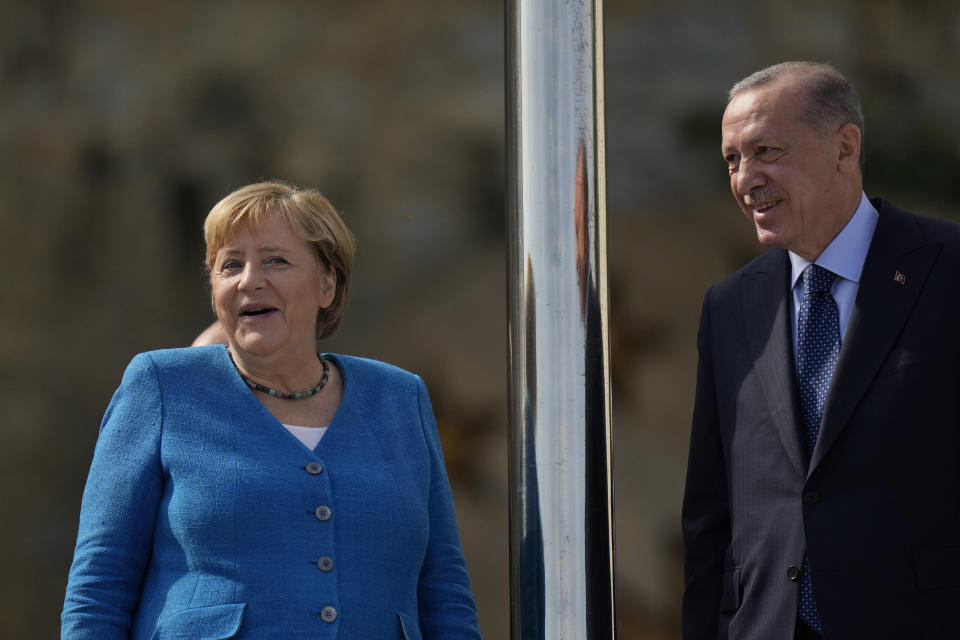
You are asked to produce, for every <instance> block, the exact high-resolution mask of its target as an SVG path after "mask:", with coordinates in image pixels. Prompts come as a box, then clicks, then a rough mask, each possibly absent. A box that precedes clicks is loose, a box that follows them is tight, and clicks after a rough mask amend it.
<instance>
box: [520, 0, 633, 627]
mask: <svg viewBox="0 0 960 640" xmlns="http://www.w3.org/2000/svg"><path fill="white" fill-rule="evenodd" d="M601 2H602V0H589V1H583V0H528V1H525V0H507V3H506V23H507V33H506V44H507V58H506V65H507V158H508V160H507V165H508V168H507V170H508V176H507V178H508V203H507V218H508V220H507V225H508V233H509V249H508V252H509V255H508V260H509V261H508V290H509V322H508V336H509V360H510V366H509V368H510V379H509V388H510V401H509V420H510V428H509V431H510V488H511V494H510V554H511V555H510V602H511V637H512V638H513V639H514V640H520V639H523V640H529V639H540V638H544V639H546V638H550V639H560V638H563V639H565V640H567V639H569V640H575V639H579V638H591V639H596V638H615V637H616V633H617V632H616V615H615V595H614V569H613V559H614V544H613V483H612V473H611V471H612V470H611V453H610V451H611V428H610V427H611V425H610V385H609V345H608V330H607V284H606V237H605V227H606V221H605V202H604V193H605V185H604V139H603V136H604V127H603V57H602V51H603V41H602V25H603V19H602V4H601Z"/></svg>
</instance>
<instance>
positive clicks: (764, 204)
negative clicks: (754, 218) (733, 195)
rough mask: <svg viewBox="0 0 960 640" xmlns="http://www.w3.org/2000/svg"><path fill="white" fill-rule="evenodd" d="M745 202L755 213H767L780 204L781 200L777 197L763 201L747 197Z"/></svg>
mask: <svg viewBox="0 0 960 640" xmlns="http://www.w3.org/2000/svg"><path fill="white" fill-rule="evenodd" d="M744 202H745V203H746V204H747V206H748V207H750V208H751V209H753V211H754V212H755V213H766V212H767V211H770V209H773V208H774V207H775V206H777V205H778V204H780V202H781V201H780V200H778V199H776V198H773V199H770V200H762V201H761V200H756V199H754V198H745V199H744Z"/></svg>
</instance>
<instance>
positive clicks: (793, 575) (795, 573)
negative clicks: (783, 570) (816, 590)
mask: <svg viewBox="0 0 960 640" xmlns="http://www.w3.org/2000/svg"><path fill="white" fill-rule="evenodd" d="M799 579H800V569H799V568H797V567H795V566H793V565H790V566H789V567H787V580H789V581H790V582H796V581H797V580H799Z"/></svg>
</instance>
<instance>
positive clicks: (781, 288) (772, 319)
mask: <svg viewBox="0 0 960 640" xmlns="http://www.w3.org/2000/svg"><path fill="white" fill-rule="evenodd" d="M767 255H768V257H769V258H770V259H768V260H763V261H761V262H760V263H759V264H758V266H757V268H756V269H754V270H752V271H749V272H747V273H745V274H744V276H743V277H744V281H745V286H744V297H743V303H744V308H743V313H744V324H745V330H746V334H747V341H748V342H749V344H750V351H751V354H752V356H753V362H754V363H755V366H756V371H757V374H758V375H757V378H758V379H759V381H760V387H761V389H762V391H763V396H764V398H765V399H766V402H767V407H768V408H769V410H770V415H771V417H772V419H773V425H774V427H775V428H776V430H777V433H778V434H779V436H780V440H781V442H782V443H783V448H784V449H785V450H786V452H787V456H788V457H789V458H790V462H792V463H793V465H794V467H796V469H797V473H798V474H800V475H801V476H804V475H806V471H807V455H806V452H805V451H804V450H803V445H802V443H801V441H800V431H799V428H798V421H797V409H796V407H797V401H796V398H797V391H796V381H795V375H794V372H793V371H794V366H793V339H792V338H791V321H790V314H791V309H790V298H789V293H790V281H789V273H790V271H789V264H790V263H789V260H787V254H786V252H785V251H774V252H771V253H769V254H767ZM767 327H769V331H766V330H764V329H765V328H767ZM784 363H786V364H787V366H784Z"/></svg>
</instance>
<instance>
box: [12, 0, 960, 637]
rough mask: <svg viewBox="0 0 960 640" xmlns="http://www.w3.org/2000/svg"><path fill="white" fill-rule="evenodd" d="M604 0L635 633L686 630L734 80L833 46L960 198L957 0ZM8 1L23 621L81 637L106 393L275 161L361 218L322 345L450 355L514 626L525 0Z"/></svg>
mask: <svg viewBox="0 0 960 640" xmlns="http://www.w3.org/2000/svg"><path fill="white" fill-rule="evenodd" d="M734 6H735V8H729V7H734ZM604 11H605V15H606V63H607V64H606V97H607V103H606V109H607V110H606V114H607V135H608V144H607V151H608V155H607V178H608V233H609V249H610V256H609V260H610V263H609V277H610V287H611V342H612V367H613V377H612V382H613V392H614V396H613V410H614V412H613V419H614V426H615V439H614V451H615V477H616V521H617V544H618V555H617V571H618V584H619V611H620V614H619V615H620V637H621V638H623V639H624V640H632V639H673V638H678V637H679V622H678V615H679V598H680V593H681V590H682V578H681V553H680V540H679V510H680V501H681V497H682V483H683V477H684V472H685V464H686V447H687V436H688V424H689V418H690V412H691V409H690V408H691V403H692V396H693V385H694V374H695V365H696V349H695V335H696V325H697V320H698V313H699V305H700V301H701V298H702V295H703V293H704V291H705V289H706V287H707V286H708V285H709V284H710V283H711V282H714V281H716V280H717V279H719V278H721V277H723V276H724V275H726V274H727V273H729V272H730V271H732V270H734V269H735V268H736V267H738V266H739V265H741V264H742V263H743V262H745V261H746V260H747V259H749V258H750V257H752V256H753V255H754V254H755V253H757V250H758V249H757V246H756V243H755V238H754V235H753V231H752V228H751V227H750V225H749V223H748V222H747V221H746V220H744V219H743V217H742V216H741V214H740V213H739V210H738V209H737V208H736V206H735V204H734V202H733V200H732V198H731V197H730V195H729V193H728V191H727V180H726V174H725V171H724V165H723V163H722V160H721V157H720V153H719V141H720V135H719V123H720V117H721V114H722V111H723V107H724V104H725V91H726V89H727V88H728V87H729V86H730V85H731V84H732V83H733V82H734V81H736V80H738V79H739V78H741V77H743V76H745V75H747V74H748V73H750V72H752V71H754V70H756V69H757V68H760V67H762V66H766V65H768V64H771V63H774V62H778V61H781V60H784V59H816V60H822V61H830V62H833V63H835V64H837V65H838V66H839V67H840V68H841V69H842V70H843V71H844V72H846V73H847V75H848V76H849V77H850V78H851V79H852V80H853V81H854V83H855V84H856V85H857V87H858V88H859V90H860V93H861V97H862V99H863V102H864V108H865V113H866V121H867V128H866V152H867V179H866V182H867V192H868V193H869V194H871V195H878V194H883V195H885V196H888V197H890V198H891V199H893V200H894V202H895V203H897V204H899V205H900V206H903V207H905V208H908V209H912V210H915V211H918V212H922V213H927V214H931V215H937V216H944V217H954V218H957V217H958V207H957V199H958V197H960V180H958V179H957V176H958V175H960V124H958V122H960V119H958V118H957V114H958V113H960V83H958V78H960V68H958V67H960V5H958V4H957V3H950V2H943V1H938V0H910V1H906V0H869V1H868V0H808V1H807V2H804V3H795V2H788V1H786V0H765V1H764V2H760V1H759V0H748V1H746V2H739V3H736V4H735V5H734V4H733V3H716V2H711V1H710V0H662V1H661V0H607V2H605V7H604ZM0 12H2V13H0V15H2V16H3V18H2V20H0V274H2V277H0V303H2V310H0V519H2V526H0V548H3V549H7V551H8V553H7V556H6V557H5V559H4V563H3V569H2V571H0V637H2V638H11V639H14V638H31V639H32V638H39V639H47V638H56V637H58V633H59V632H58V629H59V618H58V616H59V611H60V608H61V605H62V598H63V590H64V586H65V583H66V573H67V569H68V567H69V563H70V559H71V554H72V549H73V543H74V540H75V535H76V527H77V516H78V511H79V506H80V495H81V491H82V488H83V483H84V480H85V478H86V472H87V466H88V464H89V461H90V457H91V454H92V451H93V446H94V442H95V439H96V434H97V428H98V426H99V422H100V418H101V416H102V413H103V410H104V408H105V407H106V405H107V402H108V401H109V398H110V395H111V394H112V392H113V390H114V388H115V387H116V385H117V384H118V383H119V380H120V376H121V374H122V372H123V369H124V367H125V366H126V364H127V362H128V361H129V360H130V358H131V357H132V356H133V355H134V354H135V353H137V352H140V351H144V350H147V349H155V348H162V347H174V346H180V345H187V344H189V343H190V342H191V341H192V340H193V338H194V337H195V336H196V334H197V333H199V332H200V331H201V330H202V329H203V328H204V327H206V326H207V324H209V322H210V321H211V320H212V319H213V316H212V312H211V310H210V304H209V293H208V290H207V288H206V284H205V281H204V278H203V275H202V269H201V266H202V261H203V244H202V240H201V224H202V221H203V218H204V217H205V215H206V213H207V211H208V210H209V209H210V207H211V206H212V205H213V204H214V203H215V202H216V201H217V200H218V199H219V198H220V197H222V196H223V195H225V194H226V193H228V192H229V191H230V190H232V189H234V188H236V187H238V186H241V185H243V184H246V183H249V182H252V181H255V180H258V179H261V178H274V177H276V178H283V179H286V180H289V181H292V182H295V183H299V184H303V185H306V186H316V187H319V188H320V189H321V190H322V191H323V192H324V193H325V194H326V195H327V196H328V197H329V198H330V199H331V200H332V201H333V203H334V204H335V205H336V206H337V207H338V208H339V209H340V210H341V211H342V212H343V214H344V217H345V219H346V221H347V223H348V224H349V225H350V226H351V228H352V229H353V231H354V233H355V234H356V236H357V239H358V242H359V247H358V254H357V262H356V269H355V275H354V277H353V280H352V297H351V302H350V306H349V309H348V312H347V316H346V319H345V323H344V326H343V328H342V329H341V330H340V331H339V333H338V334H336V335H335V336H334V337H333V338H332V339H330V340H329V341H328V342H327V344H324V345H323V347H324V348H325V349H326V350H329V351H338V352H344V353H351V354H357V355H363V356H368V357H373V358H378V359H383V360H387V361H390V362H393V363H396V364H398V365H400V366H403V367H405V368H407V369H410V370H412V371H415V372H417V373H419V374H421V375H422V376H423V377H424V378H425V380H426V381H427V384H428V386H429V388H430V391H431V395H432V397H433V401H434V406H435V409H436V413H437V417H438V421H439V427H440V431H441V438H442V440H443V445H444V451H445V453H446V456H447V461H448V464H449V468H450V475H451V479H452V483H453V488H454V494H455V500H456V506H457V512H458V518H459V522H460V529H461V535H462V538H463V543H464V549H465V552H466V555H467V561H468V565H469V569H470V571H471V575H472V578H473V581H474V591H475V594H476V598H477V602H478V606H479V609H480V623H481V627H482V630H483V632H484V634H485V637H486V638H488V639H491V640H499V639H505V638H507V637H508V635H509V634H508V621H509V604H508V588H507V585H508V566H507V491H508V488H507V464H506V448H507V439H506V376H505V374H506V355H505V354H506V337H505V336H506V333H505V331H506V308H505V307H506V303H505V300H506V290H505V282H506V274H505V266H504V265H505V258H506V248H505V241H506V239H505V235H504V199H505V179H504V171H505V166H504V164H505V163H504V90H503V69H504V59H503V57H504V56H503V50H504V35H503V14H504V8H503V5H502V3H501V2H496V1H493V0H457V1H456V2H439V1H436V0H432V1H427V0H407V1H406V2H402V3H400V2H395V1H393V0H357V1H355V2H343V1H342V0H341V1H336V2H334V1H332V0H309V1H307V0H273V1H272V2H269V3H266V2H262V3H252V2H251V3H234V2H227V1H226V0H207V1H206V2H202V3H196V2H186V1H183V0H166V1H165V2H149V3H148V2H138V1H136V0H134V1H133V2H131V1H129V0H125V1H123V2H120V1H114V0H85V1H83V2H79V1H71V0H2V1H0ZM677 267H679V268H677Z"/></svg>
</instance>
